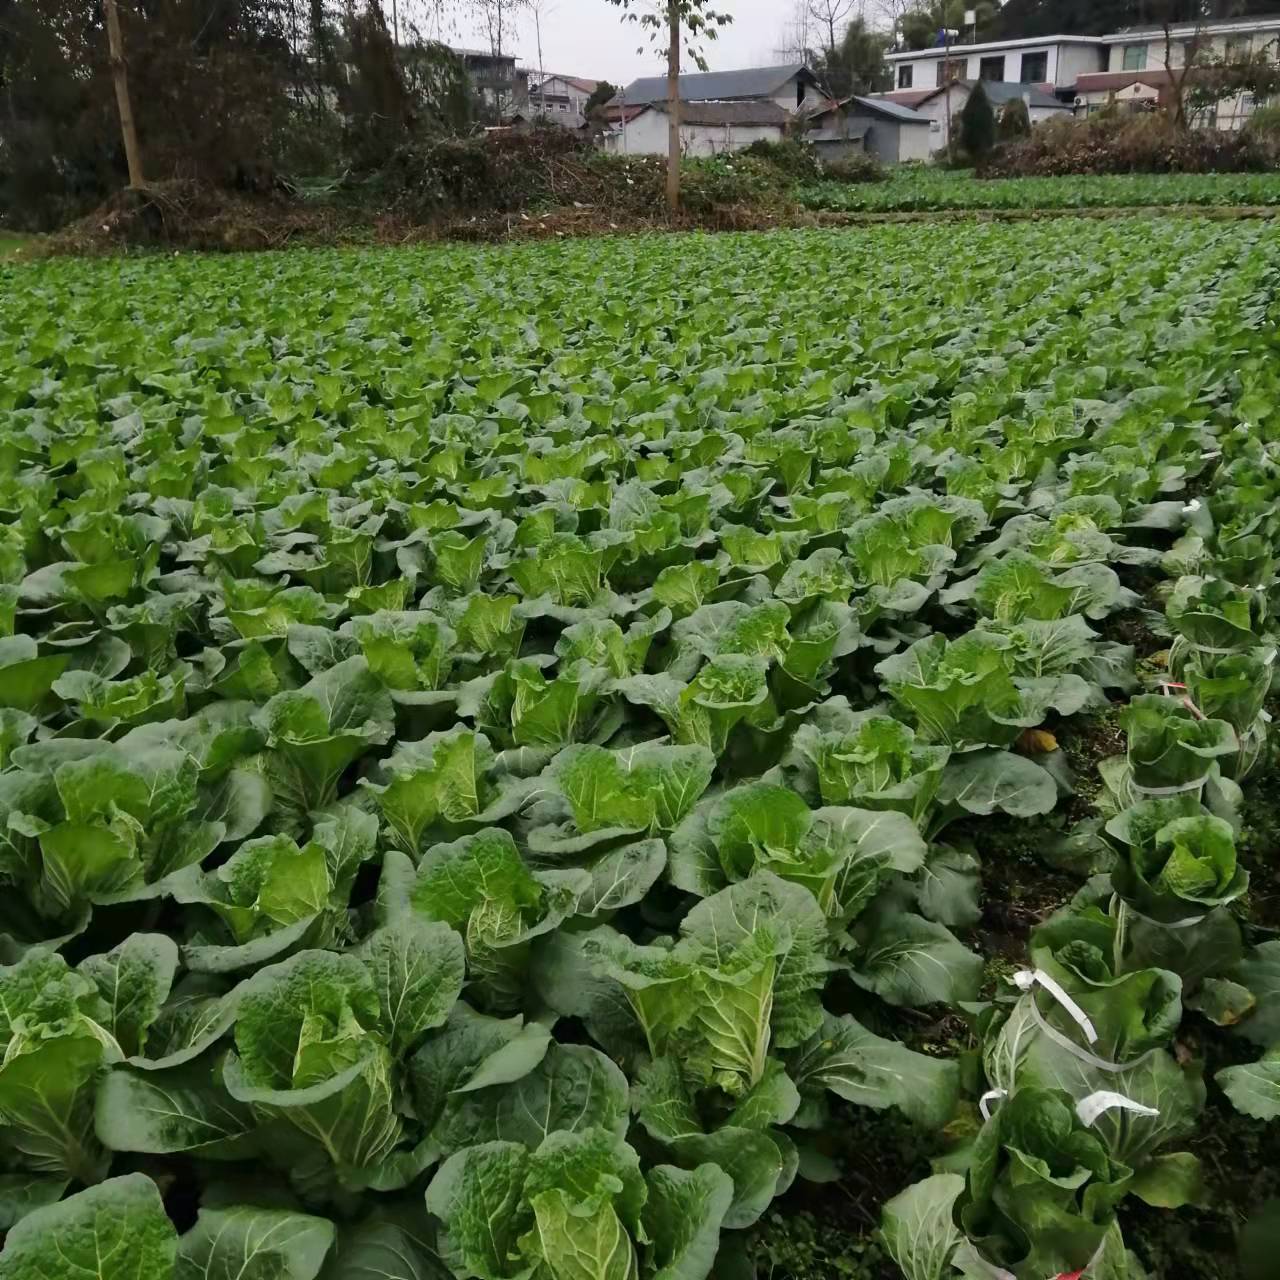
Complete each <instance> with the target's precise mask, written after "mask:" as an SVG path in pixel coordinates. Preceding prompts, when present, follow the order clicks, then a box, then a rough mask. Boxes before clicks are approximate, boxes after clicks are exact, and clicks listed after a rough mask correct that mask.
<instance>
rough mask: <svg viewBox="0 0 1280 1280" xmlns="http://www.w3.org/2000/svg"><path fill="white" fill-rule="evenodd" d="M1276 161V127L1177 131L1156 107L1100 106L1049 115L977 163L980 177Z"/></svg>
mask: <svg viewBox="0 0 1280 1280" xmlns="http://www.w3.org/2000/svg"><path fill="white" fill-rule="evenodd" d="M1278 162H1280V133H1278V132H1277V131H1275V130H1269V129H1268V128H1267V124H1266V120H1265V119H1264V121H1263V123H1262V124H1261V125H1260V126H1256V127H1255V126H1252V125H1251V127H1250V128H1248V129H1242V130H1238V131H1236V132H1232V133H1226V132H1221V131H1219V130H1216V129H1179V128H1176V127H1175V126H1174V125H1173V124H1172V123H1171V122H1170V120H1169V119H1168V117H1166V116H1165V115H1164V114H1163V113H1158V112H1147V113H1144V114H1142V115H1137V116H1135V115H1124V114H1117V113H1114V112H1102V113H1099V114H1098V115H1095V116H1091V117H1089V118H1088V119H1083V120H1082V119H1072V118H1066V119H1060V120H1049V121H1046V122H1045V123H1043V124H1039V125H1036V127H1035V128H1034V129H1032V131H1031V134H1030V136H1029V137H1027V138H1024V139H1022V140H1021V141H1018V142H1013V143H1006V144H1005V145H1003V146H1001V147H999V148H998V149H997V150H996V151H995V152H993V153H992V154H991V155H990V156H988V157H987V158H986V160H985V162H984V163H983V164H982V166H981V169H982V175H981V176H983V177H987V178H1022V177H1037V176H1053V175H1057V174H1069V173H1070V174H1102V173H1257V172H1263V171H1266V170H1269V169H1274V168H1276V167H1277V164H1278Z"/></svg>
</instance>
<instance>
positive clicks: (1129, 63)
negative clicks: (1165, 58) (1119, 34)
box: [1123, 44, 1147, 71]
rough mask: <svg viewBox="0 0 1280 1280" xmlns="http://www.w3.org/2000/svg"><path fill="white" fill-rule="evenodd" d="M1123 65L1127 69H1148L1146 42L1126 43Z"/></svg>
mask: <svg viewBox="0 0 1280 1280" xmlns="http://www.w3.org/2000/svg"><path fill="white" fill-rule="evenodd" d="M1123 65H1124V69H1125V70H1126V71H1145V70H1146V69H1147V46H1146V45H1145V44H1127V45H1125V47H1124V64H1123Z"/></svg>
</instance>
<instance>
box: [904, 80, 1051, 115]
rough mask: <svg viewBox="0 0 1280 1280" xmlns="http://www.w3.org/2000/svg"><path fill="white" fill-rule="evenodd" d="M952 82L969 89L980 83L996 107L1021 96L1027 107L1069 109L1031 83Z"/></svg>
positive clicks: (931, 96)
mask: <svg viewBox="0 0 1280 1280" xmlns="http://www.w3.org/2000/svg"><path fill="white" fill-rule="evenodd" d="M952 83H953V84H958V85H962V86H963V87H964V88H966V89H969V90H971V91H972V89H973V86H974V85H975V84H980V85H982V88H983V91H984V92H985V93H986V95H987V101H989V102H990V103H991V105H992V106H993V107H996V108H997V109H999V108H1000V107H1003V106H1004V105H1005V103H1007V102H1012V101H1013V100H1014V99H1015V98H1021V99H1022V100H1023V101H1024V102H1025V103H1026V104H1027V106H1028V107H1043V108H1046V109H1053V108H1058V109H1062V108H1066V109H1068V110H1069V109H1070V106H1069V104H1068V103H1064V102H1063V101H1062V99H1061V98H1055V97H1054V96H1053V94H1051V93H1046V92H1045V91H1044V90H1043V89H1040V88H1037V87H1036V86H1035V85H1033V84H1010V83H1009V82H1008V81H1006V80H954V81H952ZM945 89H946V86H945V85H944V86H942V87H940V88H937V89H935V90H934V91H933V92H932V93H931V94H929V95H928V96H927V97H925V98H922V99H921V100H920V105H921V106H923V105H924V103H926V102H928V101H929V100H930V99H931V98H936V97H937V96H938V95H939V94H940V93H943V92H944V91H945Z"/></svg>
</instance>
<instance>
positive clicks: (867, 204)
mask: <svg viewBox="0 0 1280 1280" xmlns="http://www.w3.org/2000/svg"><path fill="white" fill-rule="evenodd" d="M796 194H797V199H798V200H799V203H800V204H801V205H802V206H803V207H804V208H806V209H815V210H831V211H834V212H839V213H921V212H934V211H939V210H948V209H950V210H962V209H974V210H979V209H981V210H992V211H1012V212H1017V211H1031V210H1036V209H1139V208H1161V207H1166V206H1169V205H1194V206H1207V207H1219V208H1221V207H1223V206H1229V205H1245V206H1254V207H1270V206H1274V205H1280V173H1105V174H1087V175H1081V174H1064V175H1063V176H1061V177H1028V178H975V177H974V176H973V174H972V172H971V171H957V170H954V169H940V168H924V167H923V166H918V165H900V166H899V167H898V168H897V169H892V170H890V171H889V174H888V177H887V178H886V179H885V181H883V182H861V183H858V182H852V183H851V182H838V181H832V180H829V179H828V180H823V181H819V182H811V183H808V184H806V185H804V186H802V187H800V189H799V190H798V192H797V193H796Z"/></svg>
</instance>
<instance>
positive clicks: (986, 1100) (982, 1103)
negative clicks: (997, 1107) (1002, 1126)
mask: <svg viewBox="0 0 1280 1280" xmlns="http://www.w3.org/2000/svg"><path fill="white" fill-rule="evenodd" d="M1008 1096H1009V1090H1008V1089H988V1090H987V1091H986V1093H984V1094H983V1095H982V1097H980V1098H979V1099H978V1110H979V1111H980V1112H981V1113H982V1118H983V1119H984V1120H990V1119H991V1103H993V1102H994V1101H995V1100H996V1099H997V1098H1007V1097H1008Z"/></svg>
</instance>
